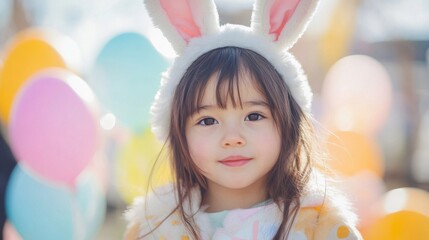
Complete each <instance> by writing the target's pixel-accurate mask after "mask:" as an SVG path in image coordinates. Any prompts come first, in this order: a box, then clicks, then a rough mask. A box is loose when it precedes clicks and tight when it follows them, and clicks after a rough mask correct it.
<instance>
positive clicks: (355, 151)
mask: <svg viewBox="0 0 429 240" xmlns="http://www.w3.org/2000/svg"><path fill="white" fill-rule="evenodd" d="M326 147H327V151H328V154H329V158H328V164H329V166H330V167H331V168H332V169H333V170H334V171H336V172H337V173H339V174H343V175H346V176H352V175H355V174H357V173H359V172H361V171H369V172H372V173H374V174H375V175H377V176H380V177H381V176H383V174H384V163H383V160H382V156H381V153H380V150H379V149H378V147H377V145H376V143H375V142H374V141H373V140H371V139H370V138H369V137H367V136H365V135H363V134H360V133H357V132H352V131H335V132H334V133H333V134H331V135H330V136H328V138H327V140H326Z"/></svg>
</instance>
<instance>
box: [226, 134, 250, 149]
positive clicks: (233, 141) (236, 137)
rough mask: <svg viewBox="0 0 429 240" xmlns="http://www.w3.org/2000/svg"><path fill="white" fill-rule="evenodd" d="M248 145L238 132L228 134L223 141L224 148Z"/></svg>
mask: <svg viewBox="0 0 429 240" xmlns="http://www.w3.org/2000/svg"><path fill="white" fill-rule="evenodd" d="M245 145H246V140H245V139H244V137H242V136H241V135H240V134H239V133H238V132H237V131H234V132H230V133H226V134H225V136H224V139H223V140H222V147H224V148H228V147H243V146H245Z"/></svg>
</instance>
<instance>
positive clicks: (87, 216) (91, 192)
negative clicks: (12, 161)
mask: <svg viewBox="0 0 429 240" xmlns="http://www.w3.org/2000/svg"><path fill="white" fill-rule="evenodd" d="M6 191H7V192H6V210H7V215H8V217H9V221H10V222H11V223H12V225H13V226H14V227H15V229H16V230H17V231H18V232H19V234H20V235H21V236H22V238H23V239H44V240H49V239H55V240H56V239H64V240H67V239H71V240H72V239H73V240H74V239H91V237H93V236H94V233H95V232H96V230H97V229H96V228H98V227H99V226H100V223H101V222H102V221H101V220H103V218H104V212H105V202H104V200H103V196H102V195H101V189H100V188H99V186H98V184H97V183H96V182H95V181H94V178H92V179H90V178H84V179H82V180H80V181H79V183H78V184H77V188H76V191H71V190H70V189H68V188H66V187H64V186H62V185H58V184H53V183H51V182H48V181H45V180H43V179H42V178H38V177H37V175H35V174H34V173H32V172H30V171H29V170H27V169H25V168H24V167H23V166H21V165H18V166H17V167H16V168H15V170H14V172H13V173H12V176H11V179H10V182H9V185H8V188H7V190H6Z"/></svg>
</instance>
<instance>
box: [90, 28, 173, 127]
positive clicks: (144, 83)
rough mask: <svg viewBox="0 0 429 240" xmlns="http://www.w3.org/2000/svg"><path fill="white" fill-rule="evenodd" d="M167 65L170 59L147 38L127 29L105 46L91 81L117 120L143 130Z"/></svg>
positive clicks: (96, 62)
mask: <svg viewBox="0 0 429 240" xmlns="http://www.w3.org/2000/svg"><path fill="white" fill-rule="evenodd" d="M167 66H168V61H167V60H166V59H165V58H164V57H163V56H162V55H161V54H160V53H159V52H158V51H157V50H156V49H155V48H154V47H153V45H152V44H151V42H150V41H149V40H148V39H147V38H145V37H144V36H143V35H141V34H139V33H135V32H125V33H121V34H118V35H116V36H114V37H113V38H111V39H110V40H109V41H108V42H107V43H106V44H105V45H104V46H103V47H102V49H101V51H100V52H99V54H98V55H97V58H96V60H95V63H94V66H93V67H92V70H91V72H90V73H89V78H88V82H89V84H90V85H91V86H92V88H93V90H94V92H95V93H96V95H97V97H98V98H99V100H100V102H101V103H102V104H103V105H104V107H105V108H106V109H108V110H109V111H111V112H112V113H113V114H114V115H115V116H116V118H117V119H118V122H120V123H122V125H124V126H126V127H128V128H130V129H131V130H133V131H134V132H141V131H143V129H144V127H145V126H147V124H148V122H149V118H150V114H149V111H150V105H151V103H152V101H153V99H154V97H155V94H156V92H157V89H158V87H159V85H160V79H161V73H162V72H163V71H165V70H166V69H167Z"/></svg>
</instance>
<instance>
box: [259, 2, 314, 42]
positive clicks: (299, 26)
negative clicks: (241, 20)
mask: <svg viewBox="0 0 429 240" xmlns="http://www.w3.org/2000/svg"><path fill="white" fill-rule="evenodd" d="M318 2H319V1H318V0H256V3H255V5H254V7H253V14H252V23H251V28H252V29H253V31H255V32H256V33H259V34H262V35H266V36H268V37H269V38H270V39H271V40H272V41H274V42H276V43H277V44H278V45H279V46H280V47H281V48H282V49H286V50H287V49H289V48H291V47H292V46H293V45H294V44H295V42H296V41H297V40H298V39H299V38H300V37H301V35H302V34H303V33H304V31H305V29H306V28H307V25H308V23H309V22H310V20H311V18H312V16H313V14H314V12H315V10H316V7H317V4H318Z"/></svg>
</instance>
